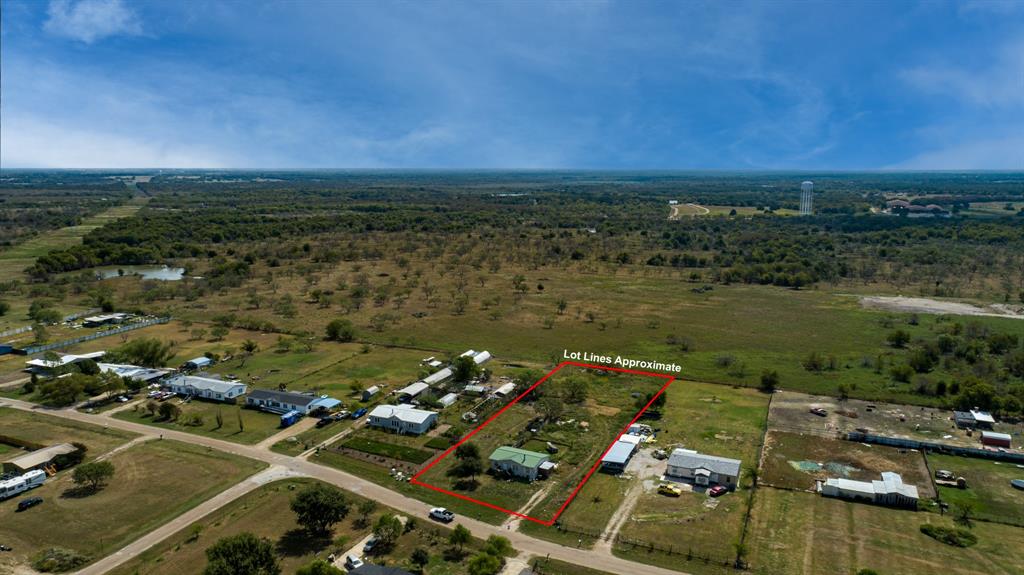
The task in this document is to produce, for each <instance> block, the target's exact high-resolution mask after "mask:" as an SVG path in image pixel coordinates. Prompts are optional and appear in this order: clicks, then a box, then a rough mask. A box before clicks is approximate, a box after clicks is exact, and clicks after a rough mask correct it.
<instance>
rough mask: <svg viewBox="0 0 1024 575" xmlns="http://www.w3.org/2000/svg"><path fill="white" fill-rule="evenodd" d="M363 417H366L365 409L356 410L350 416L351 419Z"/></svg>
mask: <svg viewBox="0 0 1024 575" xmlns="http://www.w3.org/2000/svg"><path fill="white" fill-rule="evenodd" d="M364 415H366V408H365V407H360V408H359V409H357V410H356V411H355V413H353V414H352V419H359V418H360V417H362V416H364Z"/></svg>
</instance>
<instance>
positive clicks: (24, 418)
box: [0, 407, 137, 459]
mask: <svg viewBox="0 0 1024 575" xmlns="http://www.w3.org/2000/svg"><path fill="white" fill-rule="evenodd" d="M0 434H2V435H7V436H10V437H13V438H16V439H21V440H23V441H29V442H32V443H38V444H40V445H53V444H55V443H67V442H72V441H75V442H79V443H81V444H83V445H85V447H86V448H87V449H88V451H87V452H86V458H87V459H91V458H95V457H96V456H99V455H102V454H104V453H106V452H108V451H110V450H111V449H114V448H115V447H117V446H118V445H122V444H124V443H127V442H128V441H130V440H131V439H132V438H134V437H137V436H136V434H134V433H131V432H128V431H121V430H119V429H111V428H109V427H101V426H99V425H90V424H88V423H79V422H77V421H71V420H69V419H64V418H60V417H55V416H52V415H44V414H42V413H30V412H27V411H21V410H19V409H11V408H9V407H0ZM16 454H17V450H16V449H11V450H10V451H8V452H6V453H4V454H3V455H2V458H3V459H10V458H12V457H15V455H16Z"/></svg>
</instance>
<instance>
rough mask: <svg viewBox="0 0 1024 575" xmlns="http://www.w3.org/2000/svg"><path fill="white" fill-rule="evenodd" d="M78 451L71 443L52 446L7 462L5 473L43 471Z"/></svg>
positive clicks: (5, 463)
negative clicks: (61, 458)
mask: <svg viewBox="0 0 1024 575" xmlns="http://www.w3.org/2000/svg"><path fill="white" fill-rule="evenodd" d="M76 451H78V448H77V447H75V446H74V445H71V444H70V443H59V444H57V445H51V446H49V447H44V448H42V449H37V450H35V451H30V452H29V453H26V454H24V455H20V456H18V457H15V458H14V459H10V460H8V461H5V462H4V471H5V472H8V473H27V472H29V471H32V470H33V469H42V468H44V467H46V466H48V465H50V463H51V462H53V460H54V459H56V458H57V457H59V456H61V455H67V454H69V453H74V452H76Z"/></svg>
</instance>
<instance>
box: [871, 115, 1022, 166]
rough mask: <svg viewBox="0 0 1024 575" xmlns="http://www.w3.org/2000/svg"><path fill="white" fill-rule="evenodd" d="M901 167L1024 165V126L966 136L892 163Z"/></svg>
mask: <svg viewBox="0 0 1024 575" xmlns="http://www.w3.org/2000/svg"><path fill="white" fill-rule="evenodd" d="M887 169H897V170H1020V169H1024V126H1021V129H1020V130H1019V131H1017V133H1016V135H1010V136H1001V137H990V138H978V139H973V140H963V141H959V142H954V143H951V144H948V145H947V146H945V147H943V148H939V149H935V150H931V151H928V152H924V153H921V154H918V155H916V156H914V157H913V158H910V159H909V160H906V161H904V162H901V163H899V164H896V165H893V166H888V168H887Z"/></svg>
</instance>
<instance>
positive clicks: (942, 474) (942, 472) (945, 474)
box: [935, 469, 953, 481]
mask: <svg viewBox="0 0 1024 575" xmlns="http://www.w3.org/2000/svg"><path fill="white" fill-rule="evenodd" d="M935 479H945V480H947V481H951V480H952V479H953V472H952V471H949V470H946V469H937V470H936V471H935Z"/></svg>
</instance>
